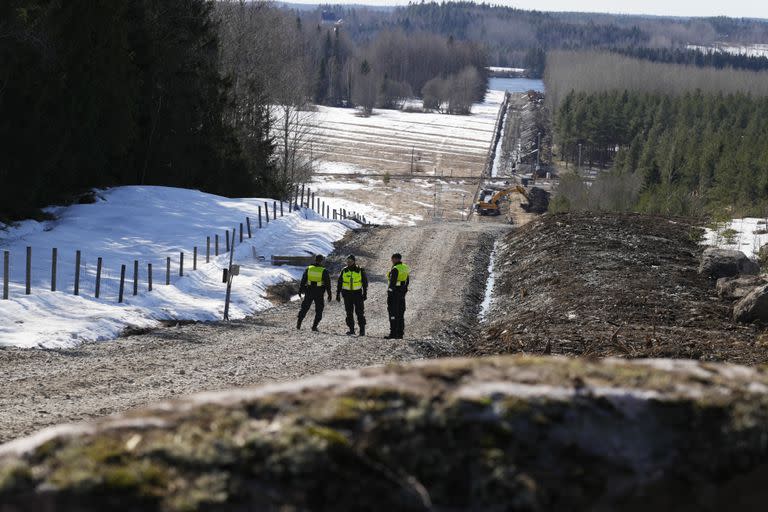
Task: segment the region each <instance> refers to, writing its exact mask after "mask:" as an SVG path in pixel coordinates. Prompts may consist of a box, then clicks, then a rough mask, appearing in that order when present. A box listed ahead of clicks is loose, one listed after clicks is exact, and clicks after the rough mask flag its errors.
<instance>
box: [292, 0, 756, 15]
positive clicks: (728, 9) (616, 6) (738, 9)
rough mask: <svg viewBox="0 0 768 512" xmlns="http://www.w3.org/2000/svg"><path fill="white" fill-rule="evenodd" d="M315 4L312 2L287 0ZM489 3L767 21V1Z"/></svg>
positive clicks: (378, 1) (379, 1)
mask: <svg viewBox="0 0 768 512" xmlns="http://www.w3.org/2000/svg"><path fill="white" fill-rule="evenodd" d="M288 1H294V2H297V3H312V2H310V1H309V0H288ZM486 1H488V3H493V4H501V5H507V6H510V7H517V8H520V9H536V10H539V11H579V12H610V13H617V14H654V15H662V16H720V15H723V16H730V17H732V18H766V19H768V1H765V0H762V1H761V0H732V1H730V2H725V1H723V0H717V1H715V0H623V1H622V0H613V1H610V0H579V1H578V2H574V1H573V0H570V1H569V0H486ZM322 3H324V4H326V3H334V4H349V3H355V4H365V5H402V4H407V3H408V1H407V0H404V1H399V0H396V1H386V0H324V1H322Z"/></svg>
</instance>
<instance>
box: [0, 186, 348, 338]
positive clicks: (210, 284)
mask: <svg viewBox="0 0 768 512" xmlns="http://www.w3.org/2000/svg"><path fill="white" fill-rule="evenodd" d="M98 197H99V199H98V201H97V202H96V203H94V204H85V205H74V206H70V207H66V208H61V207H57V208H51V209H49V211H50V212H51V213H53V214H54V215H55V216H56V220H54V221H46V222H35V221H25V222H22V223H20V224H18V225H16V226H13V227H6V228H5V229H0V255H1V254H2V251H10V254H11V271H10V281H11V284H10V300H0V346H4V345H5V346H19V347H46V348H53V347H72V346H76V345H77V344H79V343H81V342H82V341H86V340H106V339H112V338H114V337H116V336H117V335H118V334H119V333H120V332H121V331H122V330H124V329H125V328H126V327H129V326H132V327H150V326H155V325H157V324H158V322H159V321H160V320H217V319H221V318H222V314H223V309H224V294H225V288H226V285H225V284H224V283H222V269H223V268H225V267H226V266H227V265H228V263H229V255H228V254H223V252H224V247H225V241H224V237H225V234H224V233H225V231H226V230H227V229H229V230H230V231H231V230H232V228H235V227H237V228H238V231H239V224H240V223H241V222H243V223H244V222H245V218H246V216H248V217H250V218H251V219H252V222H253V230H252V231H253V238H252V239H248V237H247V234H246V235H245V238H244V242H243V243H242V244H239V233H238V238H237V240H238V243H237V245H236V248H235V253H234V259H235V261H236V262H237V263H240V264H241V265H242V267H241V275H240V276H238V277H235V278H234V281H233V288H232V304H231V306H230V318H242V317H244V316H246V315H247V314H249V313H252V312H254V311H258V310H263V309H265V308H268V307H269V306H270V303H269V302H268V301H267V299H265V298H264V295H265V290H266V288H267V287H268V286H270V285H272V284H276V283H279V282H282V281H285V280H288V279H291V278H297V277H299V276H300V273H301V270H302V269H300V268H296V267H273V266H271V265H270V264H269V259H270V257H271V255H307V254H309V253H328V252H330V251H331V250H332V249H333V242H334V241H336V240H338V239H340V238H341V237H342V236H343V235H344V233H346V231H347V230H348V229H349V228H350V227H354V226H355V224H354V223H353V222H351V221H345V222H335V221H329V220H326V219H323V218H321V217H319V216H317V215H315V214H314V213H313V212H311V211H308V210H304V211H303V212H302V213H291V214H289V213H288V208H287V204H286V206H285V208H284V213H285V216H284V217H280V216H279V213H278V218H277V219H276V220H272V221H270V223H269V224H266V223H264V224H263V225H264V228H263V229H259V228H258V221H257V220H256V221H253V219H257V218H258V207H259V206H261V207H262V210H263V208H264V200H263V199H227V198H224V197H219V196H215V195H211V194H205V193H202V192H199V191H194V190H183V189H174V188H166V187H120V188H115V189H110V190H108V191H104V192H100V193H99V194H98ZM326 202H327V203H329V204H331V207H332V208H339V207H348V208H349V209H354V207H355V206H357V205H351V204H350V205H346V206H345V205H341V204H337V203H335V202H334V201H332V200H331V201H327V200H326ZM269 204H270V205H271V204H272V201H271V200H269ZM270 209H271V208H270ZM278 212H279V207H278ZM0 228H2V225H0ZM216 234H219V237H220V255H219V256H218V257H214V256H213V252H214V249H213V245H214V235H216ZM206 236H210V237H211V246H212V248H211V254H212V256H211V262H210V263H209V264H206V263H205V246H206ZM27 246H30V247H32V293H31V295H29V296H27V295H25V294H24V292H25V289H24V288H25V287H24V282H25V271H24V262H25V258H26V247H27ZM195 246H197V247H198V264H197V270H196V271H193V270H192V265H193V262H192V254H193V247H195ZM54 247H55V248H57V249H58V265H57V270H58V279H57V281H58V282H57V290H58V291H56V292H51V291H50V285H51V259H52V258H51V249H52V248H54ZM76 250H80V251H81V254H82V260H81V266H80V271H81V279H80V295H79V296H75V295H73V286H74V274H75V251H76ZM181 251H183V252H184V276H183V277H180V276H179V259H180V254H179V253H180V252H181ZM168 256H170V257H171V260H172V271H171V284H170V286H166V285H165V271H166V257H168ZM99 257H101V258H103V265H104V267H103V270H102V277H101V294H100V298H99V299H96V298H94V290H95V279H96V261H97V258H99ZM263 258H265V259H266V261H264V259H263ZM0 259H1V256H0ZM134 260H138V261H139V294H138V295H137V296H135V297H134V296H133V295H132V293H133V261H134ZM148 263H152V265H153V281H154V283H153V284H154V287H153V288H154V290H153V291H152V292H148V291H147V264H148ZM121 265H125V266H126V287H125V299H124V303H123V304H118V288H119V278H120V266H121ZM0 274H2V270H1V269H0Z"/></svg>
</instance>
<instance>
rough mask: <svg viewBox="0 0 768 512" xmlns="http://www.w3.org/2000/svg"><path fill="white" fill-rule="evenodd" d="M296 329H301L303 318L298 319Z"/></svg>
mask: <svg viewBox="0 0 768 512" xmlns="http://www.w3.org/2000/svg"><path fill="white" fill-rule="evenodd" d="M296 329H297V330H298V329H301V318H299V319H297V320H296Z"/></svg>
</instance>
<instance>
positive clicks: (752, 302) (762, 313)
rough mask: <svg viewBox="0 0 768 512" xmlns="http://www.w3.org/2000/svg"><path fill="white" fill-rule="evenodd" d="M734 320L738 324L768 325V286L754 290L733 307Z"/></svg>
mask: <svg viewBox="0 0 768 512" xmlns="http://www.w3.org/2000/svg"><path fill="white" fill-rule="evenodd" d="M733 319H734V320H736V321H737V322H745V323H749V322H755V321H760V322H765V323H768V284H764V285H762V286H759V287H757V288H755V289H754V290H752V291H751V292H750V293H749V294H748V295H747V296H746V297H744V298H743V299H741V300H740V301H739V302H737V303H736V304H735V305H734V306H733Z"/></svg>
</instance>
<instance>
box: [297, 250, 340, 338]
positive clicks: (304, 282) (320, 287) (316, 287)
mask: <svg viewBox="0 0 768 512" xmlns="http://www.w3.org/2000/svg"><path fill="white" fill-rule="evenodd" d="M324 259H325V258H323V256H322V255H320V254H318V255H317V256H315V264H314V265H310V266H308V267H307V269H306V270H305V271H304V274H303V275H302V276H301V284H300V285H299V297H301V295H302V294H304V300H303V301H302V302H301V309H299V318H298V320H297V321H296V329H301V322H302V321H303V320H304V317H305V316H307V312H308V311H309V308H310V306H312V303H313V302H314V303H315V320H314V321H313V322H312V330H313V331H316V330H317V326H318V324H319V323H320V320H322V318H323V309H324V308H325V301H324V297H323V296H324V295H325V294H327V295H328V300H329V301H330V300H331V277H330V275H329V274H328V270H327V269H326V268H325V267H324V266H323V260H324Z"/></svg>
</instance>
